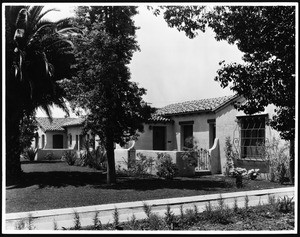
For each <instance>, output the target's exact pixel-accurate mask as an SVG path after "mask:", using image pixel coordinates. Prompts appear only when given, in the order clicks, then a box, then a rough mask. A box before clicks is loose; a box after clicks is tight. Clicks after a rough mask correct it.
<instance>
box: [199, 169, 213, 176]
mask: <svg viewBox="0 0 300 237" xmlns="http://www.w3.org/2000/svg"><path fill="white" fill-rule="evenodd" d="M203 175H211V171H210V170H199V171H195V176H203Z"/></svg>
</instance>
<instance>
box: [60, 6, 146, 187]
mask: <svg viewBox="0 0 300 237" xmlns="http://www.w3.org/2000/svg"><path fill="white" fill-rule="evenodd" d="M76 12H77V24H78V27H80V28H81V29H82V31H83V32H84V34H83V35H82V36H81V37H80V38H78V39H77V41H76V47H77V64H76V68H77V69H78V73H77V75H76V76H74V77H73V79H72V81H65V84H66V87H68V90H69V91H68V98H69V100H70V101H71V107H72V108H73V109H75V108H78V107H80V108H83V109H84V110H85V111H86V112H87V116H86V122H85V127H84V129H85V131H91V132H92V133H93V134H95V135H97V136H99V138H100V142H101V145H103V147H104V148H105V150H106V152H107V161H108V165H107V183H108V184H113V183H115V182H116V176H115V158H114V143H119V144H121V145H124V144H125V143H126V142H127V141H129V140H130V139H133V138H134V137H135V136H136V135H137V134H136V132H137V131H142V130H143V125H142V123H143V122H144V121H145V119H146V118H147V117H148V116H149V115H150V107H149V106H148V105H147V104H146V103H145V102H144V101H143V100H142V96H143V95H144V94H145V89H143V88H139V87H138V85H137V84H136V83H135V82H132V81H130V70H129V68H128V64H129V63H130V60H131V58H132V55H133V53H134V52H135V51H136V50H138V49H139V48H138V45H137V42H136V40H135V31H136V27H135V26H134V22H133V21H132V19H131V18H132V17H133V16H134V15H135V14H136V13H137V11H136V7H133V6H122V7H121V6H103V7H102V6H101V7H99V6H97V7H96V6H93V7H78V9H77V11H76Z"/></svg>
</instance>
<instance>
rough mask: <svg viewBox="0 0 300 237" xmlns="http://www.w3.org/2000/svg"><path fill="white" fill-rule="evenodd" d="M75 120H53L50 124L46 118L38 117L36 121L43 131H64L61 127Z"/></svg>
mask: <svg viewBox="0 0 300 237" xmlns="http://www.w3.org/2000/svg"><path fill="white" fill-rule="evenodd" d="M74 119H76V118H53V119H52V122H50V120H49V119H48V118H42V117H38V118H36V121H37V122H38V123H39V125H40V127H41V128H42V129H43V130H44V131H64V128H63V125H64V124H65V123H67V122H70V121H72V120H74Z"/></svg>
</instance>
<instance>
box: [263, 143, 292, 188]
mask: <svg viewBox="0 0 300 237" xmlns="http://www.w3.org/2000/svg"><path fill="white" fill-rule="evenodd" d="M289 146H290V145H289V143H285V144H284V145H280V140H279V139H275V138H273V140H272V141H271V142H266V143H264V144H261V145H260V146H258V151H259V154H260V156H261V158H262V159H264V160H266V161H267V162H268V164H269V166H270V174H269V175H270V177H269V179H270V181H271V182H275V181H279V182H280V183H281V184H282V183H284V182H286V181H289V178H288V177H289V175H290V171H289V155H288V154H289V152H288V151H289V149H290V148H289Z"/></svg>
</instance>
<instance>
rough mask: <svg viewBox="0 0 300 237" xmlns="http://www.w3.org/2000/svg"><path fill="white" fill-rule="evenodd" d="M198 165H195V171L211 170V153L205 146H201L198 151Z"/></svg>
mask: <svg viewBox="0 0 300 237" xmlns="http://www.w3.org/2000/svg"><path fill="white" fill-rule="evenodd" d="M197 153H198V154H197V158H198V161H197V166H196V167H195V171H203V170H210V168H211V166H210V155H209V151H208V150H206V149H203V148H200V149H199V150H198V151H197Z"/></svg>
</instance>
